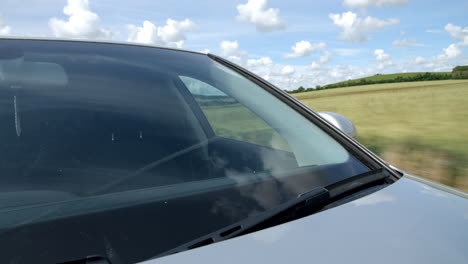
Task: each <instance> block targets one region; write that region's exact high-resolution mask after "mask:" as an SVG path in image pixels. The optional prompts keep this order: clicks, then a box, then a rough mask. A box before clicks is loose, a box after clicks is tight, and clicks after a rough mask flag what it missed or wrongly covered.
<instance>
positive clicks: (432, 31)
mask: <svg viewBox="0 0 468 264" xmlns="http://www.w3.org/2000/svg"><path fill="white" fill-rule="evenodd" d="M425 32H426V33H433V34H439V33H442V32H444V31H442V30H440V29H426V31H425Z"/></svg>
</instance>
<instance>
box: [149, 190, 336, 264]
mask: <svg viewBox="0 0 468 264" xmlns="http://www.w3.org/2000/svg"><path fill="white" fill-rule="evenodd" d="M328 200H329V192H328V190H327V189H325V188H323V187H318V188H315V189H312V190H311V191H308V192H306V193H303V194H301V195H299V196H298V197H297V198H296V199H293V200H290V201H288V202H286V203H284V204H281V205H279V206H277V207H274V208H273V209H271V210H268V211H266V212H263V213H261V214H259V215H256V216H252V217H248V218H246V219H244V220H241V221H240V222H237V223H235V224H232V225H229V226H227V227H224V228H222V229H220V230H217V231H215V232H213V233H210V234H208V235H205V236H202V237H200V238H198V239H196V240H193V241H191V242H189V243H186V244H183V245H181V246H178V247H177V248H174V249H172V250H169V251H166V252H164V253H162V254H160V255H157V256H156V257H155V258H159V257H162V256H166V255H171V254H175V253H177V252H181V251H185V250H189V249H193V248H197V247H201V246H205V245H208V244H211V243H214V242H219V241H222V240H226V239H230V238H233V237H236V236H240V235H243V234H246V233H250V232H254V231H256V230H260V229H263V228H266V227H268V226H269V225H272V224H273V222H274V223H275V224H277V222H278V220H279V219H291V217H293V218H297V216H299V215H303V214H305V213H306V212H309V211H313V209H319V208H321V207H323V206H324V205H325V204H326V202H327V201H328ZM275 224H273V225H275Z"/></svg>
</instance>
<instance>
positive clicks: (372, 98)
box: [294, 80, 468, 190]
mask: <svg viewBox="0 0 468 264" xmlns="http://www.w3.org/2000/svg"><path fill="white" fill-rule="evenodd" d="M294 96H295V97H296V98H298V99H299V100H301V101H302V102H303V103H305V104H306V105H307V106H309V107H311V108H312V109H314V110H316V111H331V112H336V113H340V114H343V115H345V116H347V117H348V118H350V119H351V120H352V121H353V122H354V123H355V125H356V127H357V129H358V133H359V136H358V139H359V140H360V141H361V142H362V143H363V144H364V145H366V146H368V147H369V148H371V149H372V150H374V151H375V152H377V153H378V154H380V155H382V156H383V157H384V158H385V159H386V160H388V161H389V162H391V163H393V164H394V165H395V166H397V167H398V166H399V167H401V168H402V169H406V170H408V171H410V172H412V173H414V174H417V175H420V176H423V177H427V178H430V179H432V180H436V181H440V182H443V183H445V184H448V185H452V186H455V187H457V188H461V189H463V190H468V80H444V81H429V82H410V83H389V84H377V85H365V86H354V87H348V88H342V89H330V90H322V91H314V92H307V93H298V94H295V95H294Z"/></svg>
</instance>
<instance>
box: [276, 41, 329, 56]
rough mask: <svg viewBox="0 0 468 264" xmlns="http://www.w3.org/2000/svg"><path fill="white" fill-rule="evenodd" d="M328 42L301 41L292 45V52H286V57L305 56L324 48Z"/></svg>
mask: <svg viewBox="0 0 468 264" xmlns="http://www.w3.org/2000/svg"><path fill="white" fill-rule="evenodd" d="M325 46H326V44H325V43H324V42H320V43H310V42H309V41H305V40H302V41H299V42H297V43H296V44H294V46H292V47H291V49H292V51H293V52H292V53H290V54H286V55H285V57H286V58H300V57H305V56H309V55H310V54H312V53H313V52H315V51H317V50H321V49H324V48H325Z"/></svg>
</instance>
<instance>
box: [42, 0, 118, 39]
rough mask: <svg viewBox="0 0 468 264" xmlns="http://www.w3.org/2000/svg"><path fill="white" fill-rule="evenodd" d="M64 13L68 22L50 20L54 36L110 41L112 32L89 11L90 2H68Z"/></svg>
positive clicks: (85, 0) (81, 0)
mask: <svg viewBox="0 0 468 264" xmlns="http://www.w3.org/2000/svg"><path fill="white" fill-rule="evenodd" d="M63 13H64V14H65V15H67V16H69V18H68V20H62V19H59V18H56V17H53V18H51V19H49V27H50V29H51V30H52V32H53V34H54V36H56V37H60V38H78V39H110V38H112V35H113V34H112V32H111V31H110V30H107V29H104V28H102V27H101V22H100V18H99V16H98V15H97V14H96V13H93V12H91V10H90V9H89V2H88V0H68V1H67V5H66V6H65V7H64V8H63Z"/></svg>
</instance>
